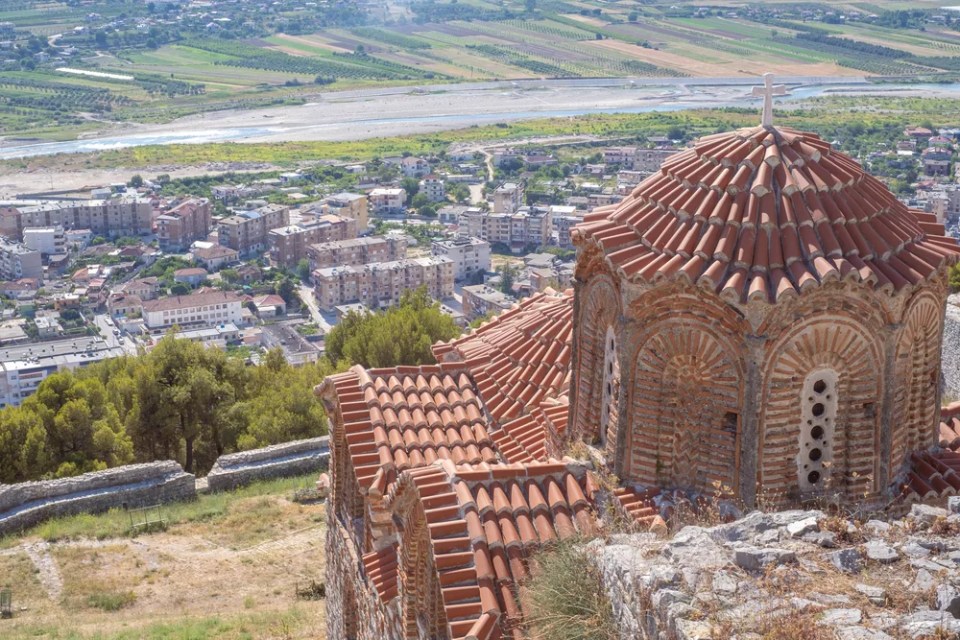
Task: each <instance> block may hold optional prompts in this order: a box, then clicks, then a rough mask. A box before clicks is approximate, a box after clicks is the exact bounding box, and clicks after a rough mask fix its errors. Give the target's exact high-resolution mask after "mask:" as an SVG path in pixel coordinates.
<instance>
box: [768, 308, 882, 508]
mask: <svg viewBox="0 0 960 640" xmlns="http://www.w3.org/2000/svg"><path fill="white" fill-rule="evenodd" d="M865 320H868V318H855V317H850V316H848V315H846V314H843V313H842V312H840V311H833V312H830V311H822V312H820V313H818V314H816V315H814V316H812V317H809V318H808V319H807V320H805V321H803V322H801V323H800V324H798V325H796V326H793V327H791V328H790V329H789V330H786V331H784V332H783V333H782V334H781V336H780V337H779V338H778V339H776V340H775V341H772V342H771V343H770V345H769V347H768V349H767V356H766V360H765V363H764V368H763V378H762V379H763V399H762V402H761V418H760V433H759V446H758V449H759V451H758V460H757V469H758V483H759V485H760V486H759V487H758V490H759V492H762V493H765V494H767V495H768V496H769V497H770V498H771V499H774V500H778V501H781V502H783V501H786V500H788V499H791V498H797V497H799V482H798V466H797V464H798V463H797V460H798V459H799V455H800V440H801V435H802V428H803V426H804V425H802V424H801V423H803V421H804V414H803V397H804V383H805V381H806V380H807V378H808V377H809V376H810V374H811V373H813V372H815V371H818V370H828V371H832V372H836V377H837V384H836V393H837V405H838V408H837V414H836V417H835V420H834V432H833V434H832V441H831V443H830V444H831V447H832V461H831V468H830V470H829V478H830V480H829V483H828V484H827V485H826V486H827V488H828V489H829V490H831V491H840V492H841V493H842V494H845V495H846V496H847V497H854V496H856V495H858V494H863V493H865V492H870V491H874V490H876V487H877V486H878V484H877V483H878V482H879V478H878V477H877V476H878V472H879V457H880V456H879V452H880V447H881V444H880V433H879V424H880V414H881V403H882V399H883V393H882V388H883V357H882V353H883V349H882V346H881V338H880V335H879V332H878V331H874V330H872V329H871V328H869V326H866V323H865ZM785 461H788V462H789V463H788V464H785Z"/></svg>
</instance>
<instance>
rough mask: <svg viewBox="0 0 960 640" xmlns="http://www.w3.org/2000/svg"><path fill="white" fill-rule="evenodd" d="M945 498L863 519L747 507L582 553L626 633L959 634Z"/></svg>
mask: <svg viewBox="0 0 960 640" xmlns="http://www.w3.org/2000/svg"><path fill="white" fill-rule="evenodd" d="M949 506H950V511H948V510H947V509H941V508H938V507H930V506H925V505H914V506H913V507H912V511H911V513H910V514H909V515H907V516H906V517H905V518H902V519H899V520H894V521H891V522H884V521H880V520H870V521H867V522H863V523H857V522H854V521H851V520H848V519H845V518H841V517H837V516H829V515H827V514H825V513H823V512H822V511H816V510H811V511H783V512H779V513H770V514H766V513H761V512H753V513H750V514H748V515H746V516H745V517H743V518H741V519H740V520H737V521H734V522H731V523H728V524H721V525H717V526H710V527H702V526H686V527H684V528H682V529H681V530H680V531H678V532H677V533H676V534H674V535H673V536H672V537H658V536H656V535H654V534H651V533H639V534H616V535H612V536H610V537H609V538H608V539H607V540H594V541H592V542H590V543H588V544H587V545H586V549H587V551H588V552H589V553H588V556H589V557H590V558H591V561H592V562H594V563H595V564H596V565H597V566H598V568H599V570H600V573H601V575H602V578H603V583H604V586H605V589H606V591H607V595H608V597H609V599H610V602H611V605H612V608H613V614H614V622H615V624H616V626H617V628H618V629H619V631H620V637H621V638H624V639H627V638H642V639H645V640H668V639H670V640H674V639H675V640H715V639H716V638H736V639H743V640H747V639H751V640H752V639H757V640H759V639H760V638H762V637H781V636H776V635H775V636H770V635H768V634H769V633H770V630H771V629H775V628H776V627H777V625H784V626H785V627H786V626H790V627H791V628H799V627H797V625H804V626H803V628H804V629H807V633H808V635H803V636H794V635H790V636H789V637H790V638H794V637H798V638H800V637H802V638H811V639H817V640H819V639H821V638H823V639H825V640H826V639H832V638H837V639H838V640H899V639H910V640H921V639H922V640H933V639H936V640H940V639H941V638H955V637H956V638H960V513H957V510H958V509H960V500H951V502H950V503H949ZM827 534H829V535H827ZM826 540H829V542H830V544H824V541H826ZM834 546H835V547H836V548H832V547H834Z"/></svg>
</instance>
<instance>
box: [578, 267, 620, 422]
mask: <svg viewBox="0 0 960 640" xmlns="http://www.w3.org/2000/svg"><path fill="white" fill-rule="evenodd" d="M577 303H578V314H577V316H578V317H577V319H576V320H577V322H576V334H575V336H574V340H575V342H576V353H577V357H576V362H575V363H574V372H575V373H574V375H575V376H576V381H575V385H576V386H575V390H576V392H575V394H574V400H575V402H576V408H575V409H574V413H573V429H572V434H571V436H572V437H575V438H576V437H586V436H589V437H596V436H597V435H598V433H599V431H598V430H599V426H600V411H601V404H602V401H603V371H602V369H603V363H604V353H605V343H606V338H607V331H608V329H609V328H611V327H613V329H614V332H616V331H618V330H619V326H618V319H619V317H620V315H621V314H620V293H619V291H618V289H617V286H616V284H615V282H614V280H613V277H612V276H610V274H608V273H601V274H597V275H594V276H593V277H592V278H591V279H590V280H588V281H587V282H586V284H584V286H583V288H582V289H581V290H580V291H579V292H578V301H577Z"/></svg>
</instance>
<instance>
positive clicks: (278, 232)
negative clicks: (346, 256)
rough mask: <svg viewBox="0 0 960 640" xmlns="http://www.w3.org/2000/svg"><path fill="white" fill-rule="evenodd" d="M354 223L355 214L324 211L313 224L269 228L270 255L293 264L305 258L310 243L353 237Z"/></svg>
mask: <svg viewBox="0 0 960 640" xmlns="http://www.w3.org/2000/svg"><path fill="white" fill-rule="evenodd" d="M364 203H366V198H364ZM365 215H366V213H364V216H365ZM357 224H358V223H357V220H356V219H355V218H350V217H344V216H340V215H323V216H320V217H319V218H317V220H316V221H315V222H314V223H312V224H304V223H301V224H299V225H290V226H286V227H279V228H277V229H271V230H270V232H269V233H268V234H267V241H268V242H269V244H270V258H271V259H272V260H273V261H274V262H276V263H277V264H281V265H283V266H285V267H294V266H296V264H297V263H298V262H300V260H302V259H304V258H307V252H308V250H309V248H310V246H311V245H314V244H317V243H323V242H335V241H338V240H350V239H353V238H356V237H357Z"/></svg>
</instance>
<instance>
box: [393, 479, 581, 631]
mask: <svg viewBox="0 0 960 640" xmlns="http://www.w3.org/2000/svg"><path fill="white" fill-rule="evenodd" d="M411 490H413V491H415V492H416V494H417V496H418V498H419V499H418V500H417V501H415V502H411V501H403V502H405V503H406V504H408V505H409V504H416V503H421V504H422V506H423V508H424V517H425V519H426V522H427V527H428V529H429V535H430V550H431V552H432V556H433V563H432V566H434V567H435V568H436V570H437V573H438V579H439V582H440V584H441V592H442V595H443V604H444V609H445V612H446V620H447V624H448V626H449V629H448V632H449V637H451V638H463V637H477V638H499V637H500V635H501V633H502V634H504V635H506V636H508V637H509V636H511V635H512V631H513V630H514V629H516V628H517V627H518V626H519V625H520V624H521V623H522V619H523V611H522V602H521V599H520V597H519V591H518V587H519V584H520V582H521V581H522V580H523V579H524V578H526V577H527V575H528V573H529V568H528V564H527V559H528V558H529V556H530V555H531V554H532V553H533V552H534V551H536V550H538V549H539V548H540V546H541V545H542V544H545V543H550V542H553V541H555V540H562V539H566V538H570V537H573V536H576V535H590V534H592V533H593V532H594V530H595V527H596V517H595V515H594V512H593V506H592V505H593V499H594V497H593V496H594V493H595V492H596V491H597V486H596V484H595V482H594V481H593V480H592V479H591V476H590V474H589V473H588V472H587V471H586V469H585V468H584V467H582V466H580V465H576V464H569V465H568V464H566V463H562V462H557V461H555V460H554V461H551V462H547V463H532V464H527V465H522V464H513V465H485V464H482V465H470V466H459V467H456V466H454V465H453V464H451V463H449V462H443V463H438V464H435V465H432V466H429V467H422V468H420V469H414V470H410V471H407V472H405V473H404V474H403V475H402V476H401V477H400V479H399V480H398V481H397V483H396V484H395V485H394V487H393V488H392V489H391V492H390V494H389V495H388V496H387V502H388V504H390V505H393V504H401V500H400V499H399V498H400V496H401V495H402V494H403V493H404V492H406V491H411ZM484 616H487V617H486V618H485V617H484ZM491 618H492V619H493V622H494V624H491V621H490V619H491ZM498 620H500V621H501V624H500V625H497V624H495V623H496V621H498Z"/></svg>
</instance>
